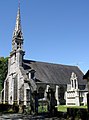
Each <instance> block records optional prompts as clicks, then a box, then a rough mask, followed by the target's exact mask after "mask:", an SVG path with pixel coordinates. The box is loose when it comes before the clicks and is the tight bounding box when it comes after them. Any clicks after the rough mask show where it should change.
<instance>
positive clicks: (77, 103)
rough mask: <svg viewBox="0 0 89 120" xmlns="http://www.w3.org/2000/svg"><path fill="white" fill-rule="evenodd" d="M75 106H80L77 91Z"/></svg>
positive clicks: (76, 91)
mask: <svg viewBox="0 0 89 120" xmlns="http://www.w3.org/2000/svg"><path fill="white" fill-rule="evenodd" d="M75 105H76V106H80V102H79V91H78V90H75Z"/></svg>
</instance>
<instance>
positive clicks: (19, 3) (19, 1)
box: [18, 0, 20, 8]
mask: <svg viewBox="0 0 89 120" xmlns="http://www.w3.org/2000/svg"><path fill="white" fill-rule="evenodd" d="M18 3H19V6H18V7H19V8H20V0H19V1H18Z"/></svg>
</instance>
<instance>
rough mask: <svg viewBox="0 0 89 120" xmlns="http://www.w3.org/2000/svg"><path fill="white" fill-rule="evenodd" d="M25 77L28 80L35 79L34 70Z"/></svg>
mask: <svg viewBox="0 0 89 120" xmlns="http://www.w3.org/2000/svg"><path fill="white" fill-rule="evenodd" d="M27 76H28V79H34V77H35V70H30V71H29V72H28V73H27Z"/></svg>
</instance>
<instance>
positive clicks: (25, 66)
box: [1, 7, 86, 106]
mask: <svg viewBox="0 0 89 120" xmlns="http://www.w3.org/2000/svg"><path fill="white" fill-rule="evenodd" d="M23 43H24V38H23V33H22V29H21V18H20V7H18V12H17V17H16V25H15V29H14V32H13V37H12V51H11V52H10V55H9V59H8V74H7V77H6V79H5V81H4V88H3V90H2V91H1V96H2V102H3V103H8V104H11V105H13V104H14V103H16V104H17V105H20V104H23V105H25V106H27V105H29V104H30V102H31V99H32V97H31V96H32V95H33V94H35V93H36V94H37V96H38V100H40V99H44V100H46V99H47V92H48V90H49V88H51V89H52V90H53V91H54V92H55V98H56V100H57V105H59V104H66V99H67V98H66V97H65V92H66V90H67V84H70V83H71V81H70V78H71V75H72V73H74V74H76V78H77V82H78V85H77V83H75V85H77V88H78V89H80V90H84V89H85V87H86V81H84V80H83V73H82V71H81V70H80V69H79V68H78V67H77V66H70V65H62V64H54V63H46V62H39V61H33V60H26V59H24V55H25V51H24V50H23ZM74 104H75V103H74Z"/></svg>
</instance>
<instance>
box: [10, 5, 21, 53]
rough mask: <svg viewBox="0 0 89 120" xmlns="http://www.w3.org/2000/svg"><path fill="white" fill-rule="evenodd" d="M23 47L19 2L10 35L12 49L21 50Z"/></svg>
mask: <svg viewBox="0 0 89 120" xmlns="http://www.w3.org/2000/svg"><path fill="white" fill-rule="evenodd" d="M22 47H23V35H22V29H21V17H20V4H19V7H18V12H17V17H16V25H15V29H14V32H13V37H12V51H17V50H18V49H20V50H22Z"/></svg>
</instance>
